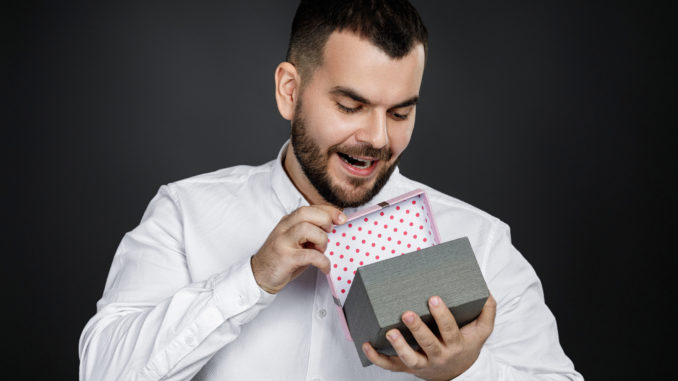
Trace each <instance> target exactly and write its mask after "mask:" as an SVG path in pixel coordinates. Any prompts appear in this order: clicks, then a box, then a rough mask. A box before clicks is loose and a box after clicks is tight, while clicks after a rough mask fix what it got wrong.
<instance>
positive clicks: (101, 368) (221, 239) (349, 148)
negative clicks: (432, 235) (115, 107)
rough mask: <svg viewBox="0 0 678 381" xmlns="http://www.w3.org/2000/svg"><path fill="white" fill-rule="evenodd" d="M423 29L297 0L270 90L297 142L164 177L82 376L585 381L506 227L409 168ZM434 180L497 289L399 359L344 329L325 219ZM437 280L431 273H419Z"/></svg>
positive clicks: (353, 8) (443, 207)
mask: <svg viewBox="0 0 678 381" xmlns="http://www.w3.org/2000/svg"><path fill="white" fill-rule="evenodd" d="M427 49H428V48H427V32H426V28H425V27H424V24H423V22H422V20H421V19H420V17H419V15H418V13H417V11H416V10H415V9H414V8H413V7H412V6H411V5H410V4H409V3H408V2H407V1H401V0H394V1H385V0H384V1H381V0H373V1H369V0H356V1H302V2H301V4H300V6H299V8H298V9H297V13H296V15H295V18H294V21H293V25H292V34H291V38H290V44H289V49H288V56H287V60H286V61H285V62H283V63H281V64H280V65H279V66H278V67H277V68H276V71H275V97H276V101H277V105H278V109H279V111H280V114H281V115H282V116H283V118H285V119H287V120H290V121H291V126H292V131H291V139H290V141H288V142H286V143H285V144H284V145H283V147H282V149H281V150H280V152H279V154H278V157H277V158H276V159H275V160H273V161H271V162H269V163H267V164H265V165H262V166H258V167H251V166H238V167H232V168H226V169H222V170H219V171H216V172H213V173H208V174H203V175H199V176H195V177H192V178H189V179H185V180H181V181H177V182H174V183H171V184H168V185H165V186H162V187H161V188H160V191H159V192H158V194H157V195H156V197H155V198H154V199H153V200H152V201H151V203H150V205H149V206H148V209H147V210H146V212H145V213H144V216H143V218H142V221H141V223H140V224H139V226H138V227H136V228H135V229H134V230H132V231H131V232H129V233H127V234H126V235H125V236H124V238H123V240H122V242H121V243H120V246H119V248H118V250H117V252H116V254H115V257H114V261H113V264H112V267H111V271H110V274H109V277H108V280H107V282H106V287H105V291H104V295H103V297H102V299H101V300H100V301H99V302H98V304H97V314H96V315H95V316H94V317H93V318H92V319H91V320H90V321H89V323H88V324H87V326H86V327H85V329H84V331H83V334H82V337H81V341H80V359H81V367H80V378H81V379H82V380H105V379H111V380H137V379H138V380H161V379H162V380H170V379H171V380H180V379H181V380H183V379H196V380H223V379H233V380H279V379H290V380H409V379H414V378H417V377H419V378H424V379H431V380H450V379H478V380H518V379H520V380H525V379H531V380H540V379H543V380H546V379H548V380H556V379H572V380H574V379H581V376H580V375H579V374H578V373H577V372H576V371H575V370H574V367H573V364H572V362H571V361H570V360H569V359H568V358H567V357H566V355H565V354H564V353H563V351H562V349H561V347H560V344H559V342H558V336H557V328H556V323H555V319H554V317H553V315H552V314H551V313H550V311H549V310H548V308H547V307H546V305H545V304H544V299H543V294H542V289H541V284H540V282H539V279H538V278H537V276H536V274H535V273H534V271H533V269H532V267H531V266H530V265H529V264H528V263H527V262H526V261H525V259H524V258H523V257H522V256H521V255H520V253H518V251H517V250H516V249H515V248H514V247H513V246H512V244H511V241H510V236H509V229H508V227H507V226H506V225H505V224H504V223H502V222H501V221H499V220H498V219H496V218H494V217H492V216H490V215H488V214H486V213H484V212H482V211H480V210H478V209H476V208H474V207H472V206H470V205H468V204H465V203H463V202H461V201H459V200H457V199H455V198H452V197H450V196H447V195H444V194H442V193H440V192H438V191H436V190H434V189H431V188H429V187H426V186H425V185H423V184H420V183H417V182H415V181H412V180H410V179H408V178H406V177H405V176H403V175H402V174H400V173H399V171H398V167H397V164H398V161H399V160H400V158H401V156H402V153H403V152H404V151H405V149H406V148H407V145H408V143H409V142H410V138H411V136H412V132H413V129H414V122H415V116H416V106H417V101H418V99H419V90H420V86H421V81H422V77H423V73H424V66H425V63H426V56H427ZM416 188H423V189H425V190H426V192H427V194H428V197H429V199H430V202H431V206H432V209H433V213H434V216H435V219H436V222H437V225H438V229H439V231H440V234H441V239H442V241H447V240H451V239H455V238H459V237H463V236H466V237H468V238H469V240H470V242H471V244H472V246H473V247H474V250H475V253H476V257H477V260H478V263H479V264H480V268H481V271H482V272H483V275H484V277H485V279H486V281H487V284H488V288H489V289H490V292H491V294H492V296H490V298H489V299H488V301H487V303H486V304H485V306H484V308H483V310H482V312H481V314H480V316H478V318H477V319H476V320H474V321H473V322H471V323H469V324H467V325H465V326H464V327H462V328H459V327H458V326H457V324H456V322H455V320H454V316H452V314H451V313H450V311H449V310H448V309H447V308H446V307H445V304H444V301H442V300H441V299H440V298H439V297H438V296H436V295H431V298H430V299H429V300H428V305H429V309H430V311H431V314H432V315H433V316H434V318H435V322H436V323H437V325H438V329H439V335H434V334H433V333H432V331H431V330H430V329H429V328H428V327H427V326H426V325H425V324H423V322H422V320H421V318H420V317H419V316H417V315H416V314H414V313H413V312H412V311H403V315H402V320H403V322H404V324H405V326H406V327H407V329H409V330H410V331H411V333H412V334H413V336H414V338H415V339H416V340H417V342H418V343H419V344H420V347H421V349H420V350H414V349H413V348H412V347H411V346H410V345H409V344H408V343H407V342H406V341H405V340H404V338H403V332H400V331H399V330H397V329H393V330H391V331H389V332H387V338H388V340H389V342H390V343H391V344H392V345H393V347H394V348H395V350H396V352H397V356H386V355H383V354H380V353H377V352H376V351H375V350H374V349H373V348H372V347H371V345H370V344H369V343H365V344H364V345H363V346H362V349H363V351H364V352H365V355H366V356H367V357H368V358H369V360H370V361H371V362H372V363H373V364H374V365H375V366H368V367H363V366H362V365H361V363H360V361H359V359H358V355H357V353H356V351H355V347H354V345H353V343H351V342H349V341H348V340H346V338H345V337H344V333H343V330H342V327H341V322H340V320H339V317H338V314H337V313H336V312H335V309H334V307H333V306H334V304H333V300H332V294H331V291H330V289H329V286H328V283H327V280H326V278H325V275H324V273H327V272H329V270H330V261H329V260H328V259H327V257H325V256H324V255H323V252H324V250H325V248H326V245H327V232H328V231H329V230H330V229H331V228H332V226H333V225H336V224H342V223H344V222H345V221H346V215H347V214H350V213H352V212H354V211H355V210H356V209H357V208H359V207H361V206H363V205H366V204H369V203H370V202H372V203H374V202H375V201H376V202H378V201H381V200H387V199H390V198H393V197H396V196H398V195H400V194H403V193H406V192H408V191H411V190H413V189H416ZM424 276H425V274H424Z"/></svg>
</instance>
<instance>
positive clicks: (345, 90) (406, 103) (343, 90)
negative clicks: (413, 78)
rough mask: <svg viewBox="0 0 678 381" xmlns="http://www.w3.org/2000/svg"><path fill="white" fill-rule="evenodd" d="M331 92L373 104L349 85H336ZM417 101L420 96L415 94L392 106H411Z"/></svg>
mask: <svg viewBox="0 0 678 381" xmlns="http://www.w3.org/2000/svg"><path fill="white" fill-rule="evenodd" d="M330 94H334V95H340V96H345V97H348V98H351V99H353V100H354V101H356V102H360V103H363V104H366V105H369V104H371V102H370V101H369V100H367V99H366V98H365V97H363V96H362V95H360V94H358V93H357V92H355V91H354V90H352V89H350V88H348V87H343V86H336V87H334V88H333V89H332V90H330ZM417 101H419V96H417V95H415V96H413V97H412V98H410V99H408V100H406V101H404V102H400V103H398V104H397V105H395V106H392V107H391V108H392V109H393V108H401V107H407V106H411V105H414V104H417Z"/></svg>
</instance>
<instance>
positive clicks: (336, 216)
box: [282, 205, 346, 232]
mask: <svg viewBox="0 0 678 381" xmlns="http://www.w3.org/2000/svg"><path fill="white" fill-rule="evenodd" d="M301 222H309V223H311V224H313V225H315V226H318V227H320V228H321V229H323V230H324V231H326V232H329V231H330V230H331V229H332V225H335V224H336V225H339V224H342V223H344V222H346V216H345V215H344V213H343V212H342V211H341V210H339V209H337V208H335V207H332V206H328V205H314V206H302V207H301V208H299V209H297V210H295V211H294V212H292V213H290V214H289V215H287V216H286V217H285V218H284V219H283V221H282V225H283V226H284V228H286V229H290V228H292V227H293V226H295V225H297V224H299V223H301Z"/></svg>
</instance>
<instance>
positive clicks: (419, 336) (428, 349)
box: [387, 311, 443, 364]
mask: <svg viewBox="0 0 678 381" xmlns="http://www.w3.org/2000/svg"><path fill="white" fill-rule="evenodd" d="M402 320H403V323H405V326H406V327H407V328H408V329H409V330H410V332H412V336H414V339H415V340H417V343H418V344H419V347H421V349H422V350H423V351H424V353H426V356H428V357H429V358H431V357H437V356H438V355H440V353H441V352H442V349H443V348H442V346H441V344H440V340H439V339H438V338H437V337H436V335H434V334H433V332H431V330H430V329H429V328H428V326H427V325H426V324H425V323H424V321H423V320H421V318H420V317H419V316H418V315H417V314H415V313H414V312H412V311H407V312H405V313H404V314H403V316H402ZM387 337H388V335H387ZM403 341H405V340H404V339H403ZM408 347H409V345H408ZM403 362H404V363H405V364H409V363H408V362H407V361H405V360H404V359H403Z"/></svg>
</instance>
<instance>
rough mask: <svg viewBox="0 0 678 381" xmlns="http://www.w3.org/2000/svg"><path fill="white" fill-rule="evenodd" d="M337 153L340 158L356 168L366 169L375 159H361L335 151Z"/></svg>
mask: <svg viewBox="0 0 678 381" xmlns="http://www.w3.org/2000/svg"><path fill="white" fill-rule="evenodd" d="M337 154H338V155H339V157H340V158H341V160H343V161H344V162H346V163H348V164H349V165H351V166H353V167H356V168H358V169H367V168H369V167H371V166H372V164H373V163H374V162H375V160H362V159H358V158H357V157H353V156H350V155H347V154H345V153H341V152H337Z"/></svg>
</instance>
